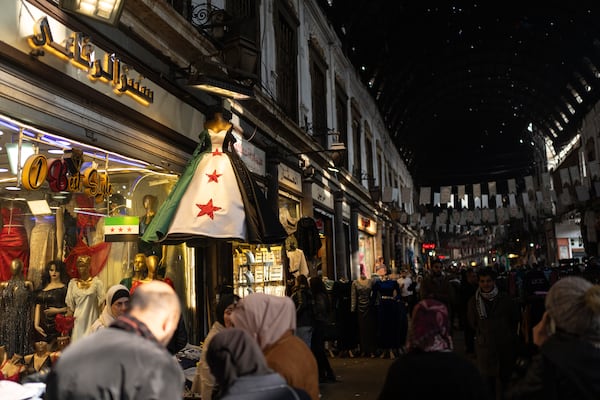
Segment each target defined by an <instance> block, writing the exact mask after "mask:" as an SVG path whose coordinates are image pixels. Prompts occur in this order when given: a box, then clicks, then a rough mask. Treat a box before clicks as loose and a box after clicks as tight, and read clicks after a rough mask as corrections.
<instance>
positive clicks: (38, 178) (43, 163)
mask: <svg viewBox="0 0 600 400" xmlns="http://www.w3.org/2000/svg"><path fill="white" fill-rule="evenodd" d="M69 155H70V157H65V158H60V159H47V158H46V156H44V155H42V154H34V155H32V156H30V157H28V158H27V160H26V161H25V164H24V165H23V170H22V172H21V183H22V185H23V187H24V188H25V189H28V190H36V189H39V188H40V187H41V186H42V185H43V184H44V182H46V181H47V182H48V185H49V186H50V190H51V191H53V192H64V191H69V192H77V193H84V194H85V195H86V196H88V197H93V198H94V199H95V201H96V203H102V202H103V201H105V200H106V199H107V198H108V196H110V195H111V193H112V184H111V183H110V181H109V179H108V174H106V173H104V174H101V173H99V172H98V170H97V169H96V168H95V167H94V166H91V167H88V168H85V169H83V170H82V165H83V152H82V151H81V150H78V149H73V150H72V151H71V153H70V154H69Z"/></svg>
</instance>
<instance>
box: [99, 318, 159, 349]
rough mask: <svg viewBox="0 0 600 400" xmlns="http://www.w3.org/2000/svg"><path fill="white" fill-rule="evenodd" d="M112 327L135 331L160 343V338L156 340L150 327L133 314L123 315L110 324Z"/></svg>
mask: <svg viewBox="0 0 600 400" xmlns="http://www.w3.org/2000/svg"><path fill="white" fill-rule="evenodd" d="M110 327H111V328H115V329H122V330H124V331H127V332H132V333H135V334H136V335H138V336H141V337H143V338H146V339H148V340H150V341H152V342H155V343H156V344H159V343H158V340H156V337H155V336H154V334H152V332H150V329H148V327H147V326H146V324H144V323H143V322H142V321H140V320H139V319H137V318H135V317H133V316H131V315H121V316H120V317H119V318H117V319H116V320H115V322H113V323H112V324H110Z"/></svg>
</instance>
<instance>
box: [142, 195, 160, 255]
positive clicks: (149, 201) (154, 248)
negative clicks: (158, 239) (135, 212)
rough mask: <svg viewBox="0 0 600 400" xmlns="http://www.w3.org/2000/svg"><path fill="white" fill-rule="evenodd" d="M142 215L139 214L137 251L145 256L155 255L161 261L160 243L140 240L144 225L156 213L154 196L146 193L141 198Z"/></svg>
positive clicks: (146, 224)
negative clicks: (143, 211)
mask: <svg viewBox="0 0 600 400" xmlns="http://www.w3.org/2000/svg"><path fill="white" fill-rule="evenodd" d="M142 203H143V205H144V210H145V211H146V212H145V213H144V215H142V216H140V240H138V252H140V253H144V254H145V255H147V256H151V255H156V256H158V259H159V260H160V261H163V260H162V258H163V249H162V245H161V244H160V243H149V242H145V241H143V240H141V237H142V235H143V234H144V232H146V227H148V225H149V224H150V222H152V220H153V219H154V216H155V215H156V207H157V203H158V199H157V197H156V196H154V195H151V194H146V195H144V197H143V198H142Z"/></svg>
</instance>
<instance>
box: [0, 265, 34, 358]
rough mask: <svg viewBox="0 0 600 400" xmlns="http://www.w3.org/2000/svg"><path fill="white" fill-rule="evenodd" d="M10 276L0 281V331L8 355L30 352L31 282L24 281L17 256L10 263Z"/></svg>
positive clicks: (21, 267) (21, 266)
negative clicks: (0, 303) (0, 299)
mask: <svg viewBox="0 0 600 400" xmlns="http://www.w3.org/2000/svg"><path fill="white" fill-rule="evenodd" d="M10 272H11V274H12V276H11V278H10V279H9V280H8V281H7V282H2V283H0V289H2V291H1V293H0V297H1V298H2V300H3V301H2V305H1V306H0V315H2V320H1V321H0V323H1V324H2V332H0V333H1V335H0V337H2V338H3V339H4V343H3V344H4V345H6V348H7V351H8V355H9V357H10V356H12V355H13V354H14V353H18V354H26V353H29V352H31V345H30V338H31V333H32V332H31V331H32V329H31V321H32V317H31V311H32V305H31V300H32V299H31V292H32V290H33V283H32V282H31V281H26V280H25V278H24V276H23V261H21V260H20V259H18V258H15V259H14V260H12V262H11V264H10Z"/></svg>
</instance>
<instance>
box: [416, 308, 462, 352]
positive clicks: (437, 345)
mask: <svg viewBox="0 0 600 400" xmlns="http://www.w3.org/2000/svg"><path fill="white" fill-rule="evenodd" d="M407 343H408V349H409V351H425V352H429V351H444V350H452V348H453V343H452V335H451V334H450V319H449V318H448V308H447V307H446V305H445V304H444V303H442V302H441V301H438V300H434V299H424V300H421V301H420V302H418V303H417V304H416V305H415V307H414V309H413V313H412V319H411V328H410V332H409V334H408V341H407Z"/></svg>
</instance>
